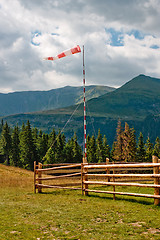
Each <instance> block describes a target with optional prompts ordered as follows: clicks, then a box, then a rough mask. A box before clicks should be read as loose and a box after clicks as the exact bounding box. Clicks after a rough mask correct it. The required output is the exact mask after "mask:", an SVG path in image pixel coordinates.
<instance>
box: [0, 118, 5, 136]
mask: <svg viewBox="0 0 160 240" xmlns="http://www.w3.org/2000/svg"><path fill="white" fill-rule="evenodd" d="M3 125H4V124H3V119H2V120H1V124H0V135H1V132H2V129H3Z"/></svg>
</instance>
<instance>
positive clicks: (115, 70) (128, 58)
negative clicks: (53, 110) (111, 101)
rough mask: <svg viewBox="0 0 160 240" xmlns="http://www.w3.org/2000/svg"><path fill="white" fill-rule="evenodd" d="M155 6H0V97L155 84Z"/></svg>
mask: <svg viewBox="0 0 160 240" xmlns="http://www.w3.org/2000/svg"><path fill="white" fill-rule="evenodd" d="M159 5H160V0H0V92H1V93H8V92H14V91H27V90H32V91H33V90H50V89H54V88H59V87H64V86H67V85H70V86H81V85H82V78H83V75H82V53H78V54H74V55H72V56H68V57H66V58H63V59H59V60H56V61H44V60H43V58H44V57H50V56H56V55H57V54H59V53H61V52H63V51H64V50H66V49H70V48H72V47H74V46H76V45H79V46H80V47H81V48H82V46H83V45H84V48H85V68H86V84H87V85H91V84H96V85H98V84H100V85H106V86H112V87H119V86H121V85H123V84H124V83H126V82H127V81H129V80H131V79H132V78H134V77H136V76H137V75H139V74H145V75H148V76H152V77H158V78H160V28H159V23H160V7H159Z"/></svg>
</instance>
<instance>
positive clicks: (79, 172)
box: [34, 156, 160, 205]
mask: <svg viewBox="0 0 160 240" xmlns="http://www.w3.org/2000/svg"><path fill="white" fill-rule="evenodd" d="M44 181H45V182H47V183H46V184H44ZM149 181H150V182H151V183H148V182H149ZM42 182H43V183H42ZM89 186H92V187H91V188H89ZM98 186H102V187H105V190H103V189H102V187H101V188H100V189H97V187H98ZM117 186H126V187H138V188H139V189H140V188H152V189H154V192H153V194H144V193H137V192H134V193H132V192H119V191H116V187H117ZM106 187H109V188H110V187H112V188H113V190H106ZM42 188H62V189H73V190H82V194H84V195H88V194H89V192H95V193H107V194H113V198H114V199H115V196H116V195H127V196H135V197H146V198H153V199H154V204H155V205H159V204H160V160H159V159H158V158H157V157H155V156H153V158H152V163H113V162H112V163H111V162H109V159H106V163H101V164H93V163H92V164H88V163H87V162H85V161H83V163H82V164H75V163H68V164H67V163H66V164H41V163H38V165H36V162H35V163H34V192H35V193H36V189H38V192H39V193H41V192H42ZM95 188H96V189H95Z"/></svg>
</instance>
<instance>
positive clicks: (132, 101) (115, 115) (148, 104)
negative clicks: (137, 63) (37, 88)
mask: <svg viewBox="0 0 160 240" xmlns="http://www.w3.org/2000/svg"><path fill="white" fill-rule="evenodd" d="M159 93H160V79H158V78H152V77H149V76H145V75H139V76H137V77H135V78H133V79H132V80H130V81H129V82H127V83H126V84H124V85H123V86H122V87H120V88H118V89H116V90H115V91H112V92H109V93H107V94H104V95H102V96H100V97H97V98H93V99H91V100H88V101H87V103H86V110H87V133H89V134H90V135H91V134H95V133H97V132H98V129H99V128H100V129H101V132H102V134H105V135H106V136H107V139H108V142H109V143H110V144H112V142H113V140H114V137H115V134H116V132H115V131H116V127H117V121H118V119H121V121H122V125H123V126H124V123H125V121H127V122H128V124H129V126H130V127H134V128H135V130H136V133H137V136H138V135H139V132H140V131H142V132H143V135H144V137H145V138H146V137H147V136H150V138H151V140H152V141H154V140H155V138H156V137H157V136H159V137H160V130H159V129H160V128H159V125H160V94H159ZM75 109H76V106H70V107H67V108H61V109H55V110H50V111H43V112H35V113H31V114H21V115H14V116H9V117H7V118H4V120H7V121H8V123H9V124H12V125H16V123H18V124H19V126H21V124H22V122H26V121H27V119H29V120H30V122H31V124H32V125H33V126H36V127H38V128H40V129H42V130H44V131H46V132H50V131H51V130H52V128H55V129H56V130H57V131H58V129H59V128H60V129H62V128H63V127H64V126H65V124H66V122H67V125H66V126H65V128H64V133H65V135H66V136H67V137H71V136H72V135H73V133H74V131H76V133H77V135H78V138H79V140H80V142H82V141H83V104H81V105H80V106H79V108H78V109H77V110H76V111H75ZM74 111H75V112H74ZM73 113H74V116H73V117H72V119H71V120H70V117H71V115H72V114H73Z"/></svg>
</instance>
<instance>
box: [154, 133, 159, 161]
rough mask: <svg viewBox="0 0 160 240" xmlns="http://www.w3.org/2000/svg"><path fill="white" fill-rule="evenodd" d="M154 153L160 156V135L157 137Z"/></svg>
mask: <svg viewBox="0 0 160 240" xmlns="http://www.w3.org/2000/svg"><path fill="white" fill-rule="evenodd" d="M153 155H154V156H157V157H158V158H160V140H159V137H157V138H156V141H155V145H154V149H153Z"/></svg>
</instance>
